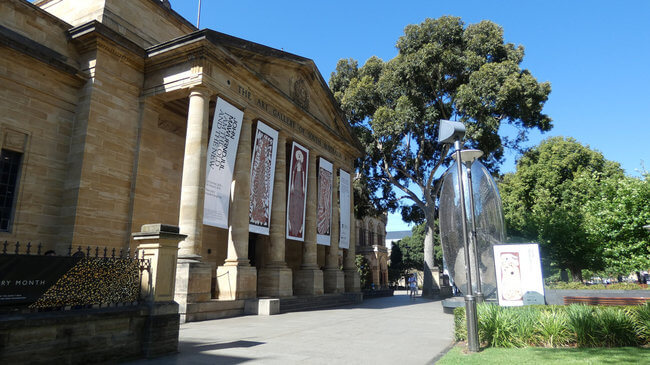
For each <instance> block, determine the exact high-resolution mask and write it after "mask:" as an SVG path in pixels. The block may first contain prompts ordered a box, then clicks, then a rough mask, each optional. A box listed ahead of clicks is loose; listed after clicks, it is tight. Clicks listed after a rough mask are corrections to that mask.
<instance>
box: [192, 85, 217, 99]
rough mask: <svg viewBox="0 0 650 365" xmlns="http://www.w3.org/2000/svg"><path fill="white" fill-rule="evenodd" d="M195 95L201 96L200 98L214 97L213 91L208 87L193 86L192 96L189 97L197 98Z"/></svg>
mask: <svg viewBox="0 0 650 365" xmlns="http://www.w3.org/2000/svg"><path fill="white" fill-rule="evenodd" d="M195 95H199V96H203V97H206V98H209V97H210V96H212V91H211V90H210V89H209V88H208V87H207V86H204V85H196V86H192V87H191V88H190V95H189V96H195Z"/></svg>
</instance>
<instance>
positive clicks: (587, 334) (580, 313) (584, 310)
mask: <svg viewBox="0 0 650 365" xmlns="http://www.w3.org/2000/svg"><path fill="white" fill-rule="evenodd" d="M594 308H595V307H591V306H586V305H570V306H568V307H567V311H566V312H567V315H568V326H569V329H570V330H571V331H573V333H574V336H575V337H574V338H575V342H576V345H577V346H578V347H593V346H594V345H595V344H596V342H597V338H596V333H597V328H596V326H597V323H596V321H594V317H593V311H594Z"/></svg>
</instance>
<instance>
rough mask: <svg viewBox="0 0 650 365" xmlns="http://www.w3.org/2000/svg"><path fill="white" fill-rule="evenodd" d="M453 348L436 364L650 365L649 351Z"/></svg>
mask: <svg viewBox="0 0 650 365" xmlns="http://www.w3.org/2000/svg"><path fill="white" fill-rule="evenodd" d="M464 349H466V347H464V346H456V347H454V348H452V349H451V351H449V352H448V353H447V354H446V355H445V356H443V357H442V359H440V360H439V361H438V362H436V364H438V365H449V364H481V365H485V364H499V365H507V364H544V365H546V364H616V365H619V364H650V348H638V347H616V348H579V349H578V348H569V349H567V348H539V347H527V348H514V349H503V348H486V349H483V350H481V351H480V352H478V353H476V354H467V353H464Z"/></svg>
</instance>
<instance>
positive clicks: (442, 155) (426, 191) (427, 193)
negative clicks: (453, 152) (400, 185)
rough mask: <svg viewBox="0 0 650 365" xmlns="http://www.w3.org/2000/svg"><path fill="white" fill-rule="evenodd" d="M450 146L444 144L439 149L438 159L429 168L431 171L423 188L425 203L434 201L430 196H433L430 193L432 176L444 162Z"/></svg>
mask: <svg viewBox="0 0 650 365" xmlns="http://www.w3.org/2000/svg"><path fill="white" fill-rule="evenodd" d="M450 147H451V145H449V144H445V145H444V146H443V147H442V151H440V159H439V160H438V162H437V163H436V165H435V166H434V167H433V170H431V173H430V174H429V178H428V179H427V185H426V187H425V189H424V198H425V199H426V201H427V204H429V203H434V201H433V200H432V198H431V197H432V196H435V195H432V194H431V184H433V176H434V175H435V173H436V171H438V169H439V168H440V166H442V164H443V163H444V162H445V157H446V156H447V153H449V148H450Z"/></svg>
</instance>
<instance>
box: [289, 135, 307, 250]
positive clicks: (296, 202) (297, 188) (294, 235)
mask: <svg viewBox="0 0 650 365" xmlns="http://www.w3.org/2000/svg"><path fill="white" fill-rule="evenodd" d="M308 167H309V150H308V149H306V148H305V147H303V146H301V145H299V144H298V143H296V142H293V146H292V147H291V167H290V168H289V193H288V196H287V238H288V239H291V240H296V241H304V240H305V206H306V204H307V199H306V197H307V171H308V170H307V168H308Z"/></svg>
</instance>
